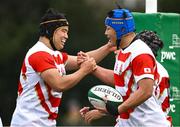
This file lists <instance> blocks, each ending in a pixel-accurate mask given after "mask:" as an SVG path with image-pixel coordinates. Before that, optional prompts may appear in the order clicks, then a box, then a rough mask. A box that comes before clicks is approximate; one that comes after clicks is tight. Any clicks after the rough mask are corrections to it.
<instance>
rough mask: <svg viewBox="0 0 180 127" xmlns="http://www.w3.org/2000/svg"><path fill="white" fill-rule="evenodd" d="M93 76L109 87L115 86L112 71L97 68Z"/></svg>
mask: <svg viewBox="0 0 180 127" xmlns="http://www.w3.org/2000/svg"><path fill="white" fill-rule="evenodd" d="M92 74H93V75H94V76H96V77H97V78H98V79H100V80H101V81H102V82H104V83H106V84H107V85H111V86H114V74H113V71H112V70H110V69H106V68H103V67H100V66H97V68H96V70H95V71H94V72H93V73H92Z"/></svg>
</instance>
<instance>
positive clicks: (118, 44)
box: [116, 39, 121, 50]
mask: <svg viewBox="0 0 180 127" xmlns="http://www.w3.org/2000/svg"><path fill="white" fill-rule="evenodd" d="M120 42H121V39H118V40H117V41H116V46H117V50H118V49H119V46H120Z"/></svg>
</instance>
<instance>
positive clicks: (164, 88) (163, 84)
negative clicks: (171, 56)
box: [155, 61, 172, 124]
mask: <svg viewBox="0 0 180 127" xmlns="http://www.w3.org/2000/svg"><path fill="white" fill-rule="evenodd" d="M157 71H158V75H157V79H158V80H157V84H158V86H157V87H156V90H155V95H156V97H157V99H158V101H159V104H160V105H161V108H162V110H163V112H164V114H165V116H166V118H167V119H168V120H169V121H170V123H171V124H172V117H171V116H168V114H169V111H170V80H169V74H168V72H167V70H166V69H165V68H164V67H163V66H162V65H161V64H160V63H159V62H158V61H157Z"/></svg>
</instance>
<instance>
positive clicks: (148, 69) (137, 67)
mask: <svg viewBox="0 0 180 127" xmlns="http://www.w3.org/2000/svg"><path fill="white" fill-rule="evenodd" d="M155 67H156V64H155V59H154V58H153V57H152V56H151V55H149V54H141V55H139V56H137V57H135V58H134V59H133V61H132V73H133V75H134V78H135V82H136V83H137V82H138V81H139V80H141V79H143V78H151V79H154V73H155Z"/></svg>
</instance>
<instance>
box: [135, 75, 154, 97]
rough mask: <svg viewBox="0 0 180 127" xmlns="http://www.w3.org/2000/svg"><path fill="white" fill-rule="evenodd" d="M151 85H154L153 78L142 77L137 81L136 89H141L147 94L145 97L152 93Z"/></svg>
mask: <svg viewBox="0 0 180 127" xmlns="http://www.w3.org/2000/svg"><path fill="white" fill-rule="evenodd" d="M153 85H154V80H153V79H151V78H143V79H141V80H139V81H138V87H139V88H138V89H140V90H141V91H143V93H144V94H146V95H147V97H149V96H151V95H152V92H153Z"/></svg>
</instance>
